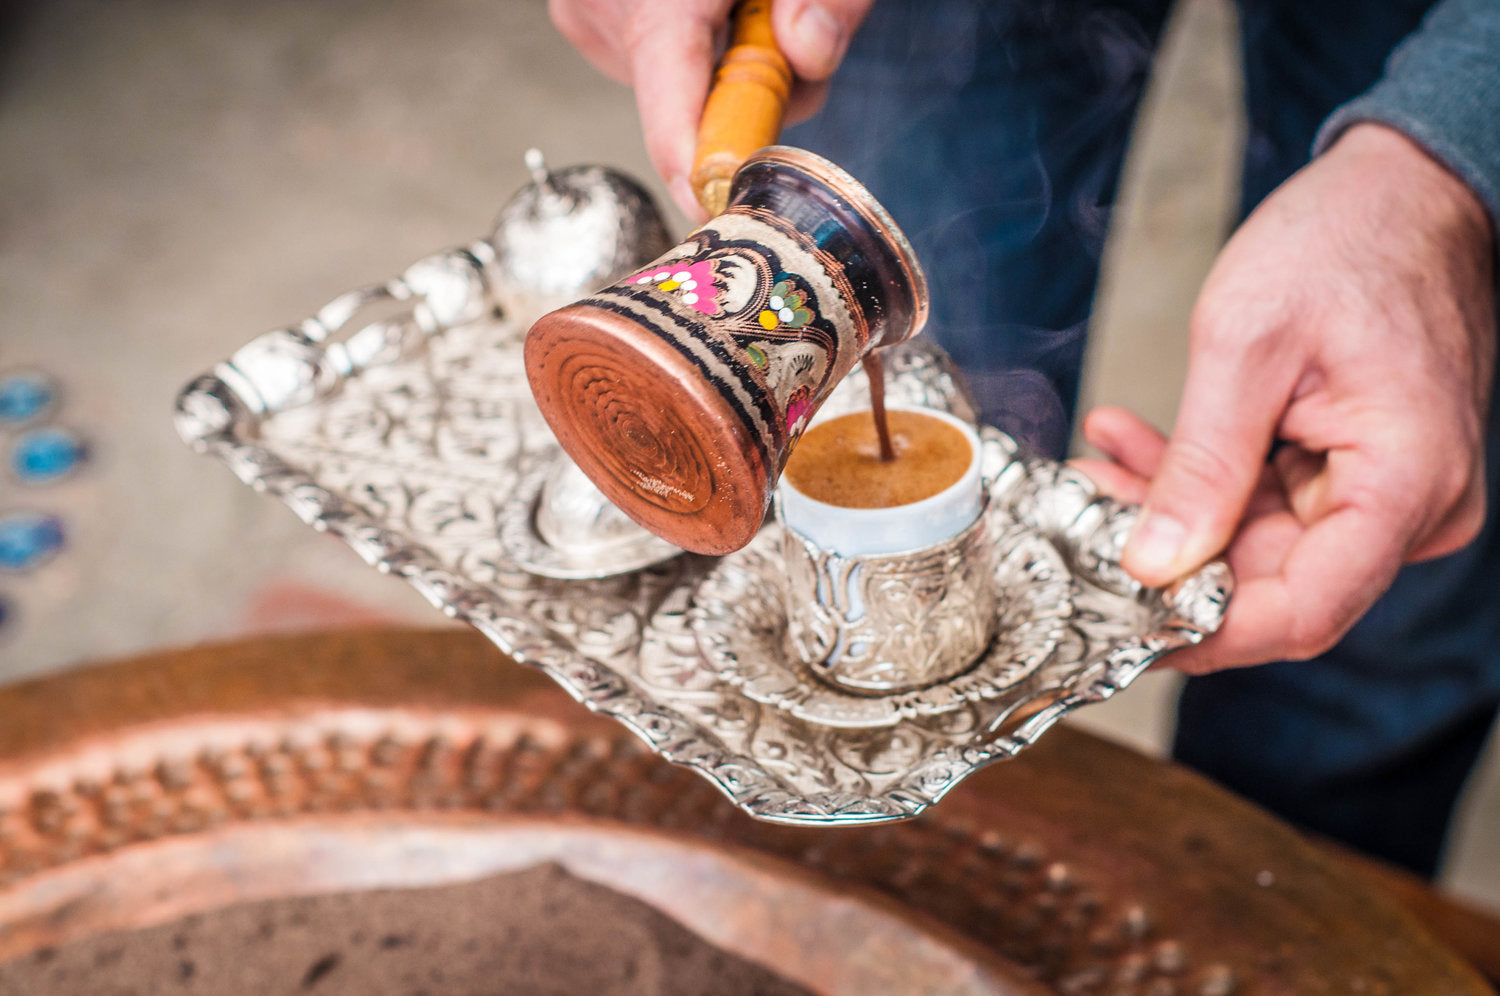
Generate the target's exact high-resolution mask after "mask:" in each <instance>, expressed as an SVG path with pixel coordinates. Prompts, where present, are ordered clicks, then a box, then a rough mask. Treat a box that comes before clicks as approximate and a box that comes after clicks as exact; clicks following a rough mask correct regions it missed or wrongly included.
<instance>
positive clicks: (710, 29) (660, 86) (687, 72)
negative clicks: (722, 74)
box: [625, 0, 730, 221]
mask: <svg viewBox="0 0 1500 996" xmlns="http://www.w3.org/2000/svg"><path fill="white" fill-rule="evenodd" d="M729 7H730V0H713V2H700V3H674V4H655V3H653V4H642V5H641V6H640V7H639V8H638V10H637V12H636V14H635V16H634V18H633V19H632V20H631V22H630V27H629V29H628V32H627V37H626V40H625V44H626V48H627V49H628V52H629V60H630V82H631V85H632V86H633V87H634V88H635V99H636V106H637V108H638V109H639V111H640V115H641V133H642V135H643V136H644V137H645V140H646V154H647V155H649V156H650V157H651V163H652V165H653V166H655V167H656V171H657V172H658V173H660V174H661V177H662V179H663V180H664V181H666V185H667V190H668V191H670V192H671V194H672V199H673V200H674V201H676V202H677V206H678V207H680V208H682V210H683V211H684V212H685V213H686V214H687V216H688V217H689V218H690V219H693V220H694V221H702V220H704V219H705V218H706V215H705V214H704V211H703V208H702V207H700V206H699V204H698V200H697V198H696V197H695V196H694V195H693V189H692V185H691V184H690V183H689V182H688V173H689V172H690V171H691V169H692V165H693V146H694V142H695V140H696V136H697V132H698V119H699V118H701V117H702V116H703V103H704V101H705V99H707V97H708V85H709V79H710V77H711V76H712V74H713V68H714V57H715V44H714V42H715V37H716V34H717V32H718V30H719V28H720V26H721V25H722V24H723V23H724V20H725V17H726V16H727V15H728V12H729Z"/></svg>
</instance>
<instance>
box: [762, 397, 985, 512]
mask: <svg viewBox="0 0 1500 996" xmlns="http://www.w3.org/2000/svg"><path fill="white" fill-rule="evenodd" d="M883 414H884V415H885V417H886V422H887V424H888V426H889V433H890V443H891V449H892V454H893V455H892V458H891V459H889V460H885V459H882V458H881V455H880V440H879V438H878V434H877V432H876V430H875V425H874V421H873V420H872V419H871V418H870V416H869V415H868V414H866V413H864V412H855V413H853V414H850V415H842V416H840V417H838V418H835V419H829V420H828V421H827V422H824V423H821V424H820V425H815V426H813V427H812V428H811V429H808V430H807V432H805V433H803V434H802V440H801V442H799V443H798V444H797V448H796V450H794V451H793V452H792V458H791V459H790V460H788V461H787V465H786V472H785V474H784V476H785V478H786V481H787V483H789V484H790V485H791V486H792V487H794V488H796V489H797V490H798V491H800V492H802V494H804V495H806V496H807V497H809V498H812V499H814V500H816V501H820V502H823V503H824V504H827V505H837V506H839V507H841V508H889V507H891V506H893V505H909V504H911V503H912V502H914V501H921V500H922V499H923V498H931V497H932V496H933V495H935V494H937V493H939V492H940V491H943V490H945V489H946V488H949V487H951V486H952V485H953V484H955V483H957V481H958V480H959V479H960V478H961V477H963V475H964V471H966V470H968V469H969V464H970V463H971V462H972V460H973V457H974V450H973V447H972V446H971V444H970V443H969V439H968V437H967V436H965V435H964V434H963V433H962V432H960V431H959V430H958V429H956V428H954V427H953V426H952V425H949V424H948V423H947V422H944V421H943V420H942V419H940V418H935V417H933V416H931V415H924V414H922V413H921V412H908V411H893V412H884V413H883Z"/></svg>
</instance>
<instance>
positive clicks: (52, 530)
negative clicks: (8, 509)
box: [0, 512, 63, 571]
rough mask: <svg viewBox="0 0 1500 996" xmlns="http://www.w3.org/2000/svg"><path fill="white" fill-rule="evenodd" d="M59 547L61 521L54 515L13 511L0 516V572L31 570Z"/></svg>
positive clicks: (61, 534)
mask: <svg viewBox="0 0 1500 996" xmlns="http://www.w3.org/2000/svg"><path fill="white" fill-rule="evenodd" d="M62 547H63V526H62V520H61V519H59V518H58V517H57V516H55V515H41V514H39V513H36V512H12V513H11V514H9V515H6V516H3V517H0V570H6V571H27V570H31V569H32V568H33V567H37V566H39V565H41V564H42V563H44V562H45V561H47V560H48V559H49V558H50V557H51V556H52V555H53V554H54V553H56V552H57V551H59V550H61V549H62Z"/></svg>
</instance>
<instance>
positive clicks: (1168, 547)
mask: <svg viewBox="0 0 1500 996" xmlns="http://www.w3.org/2000/svg"><path fill="white" fill-rule="evenodd" d="M1186 540H1187V527H1185V526H1184V525H1183V524H1182V523H1180V522H1178V521H1177V520H1176V519H1174V518H1172V517H1171V516H1169V515H1162V514H1160V513H1155V512H1148V513H1147V514H1146V517H1145V518H1143V519H1142V520H1141V522H1140V524H1139V525H1137V526H1136V527H1135V531H1134V532H1132V533H1131V534H1130V540H1129V542H1128V543H1126V544H1125V546H1126V549H1127V550H1129V551H1130V559H1131V561H1132V563H1133V565H1134V566H1135V567H1136V568H1137V569H1138V570H1142V571H1147V572H1149V573H1152V574H1167V573H1170V572H1171V571H1172V569H1173V568H1174V567H1175V566H1176V563H1177V557H1178V555H1179V554H1180V553H1181V552H1182V544H1183V543H1184V542H1185V541H1186Z"/></svg>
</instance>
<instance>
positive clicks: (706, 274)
mask: <svg viewBox="0 0 1500 996" xmlns="http://www.w3.org/2000/svg"><path fill="white" fill-rule="evenodd" d="M635 282H636V283H637V284H655V285H656V289H657V290H659V291H663V292H666V293H671V292H673V291H676V292H677V299H678V300H679V301H681V302H682V303H683V304H690V305H692V306H693V307H694V308H696V309H697V310H698V311H699V312H701V313H703V314H705V315H709V316H710V317H712V316H716V315H718V314H719V296H718V289H717V288H716V287H715V285H714V264H713V260H711V259H700V260H698V261H697V262H696V263H687V264H684V263H681V262H676V263H669V264H667V265H666V266H653V267H652V268H651V269H649V270H647V271H646V272H645V273H643V274H641V275H640V276H639V277H636V278H635Z"/></svg>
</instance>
